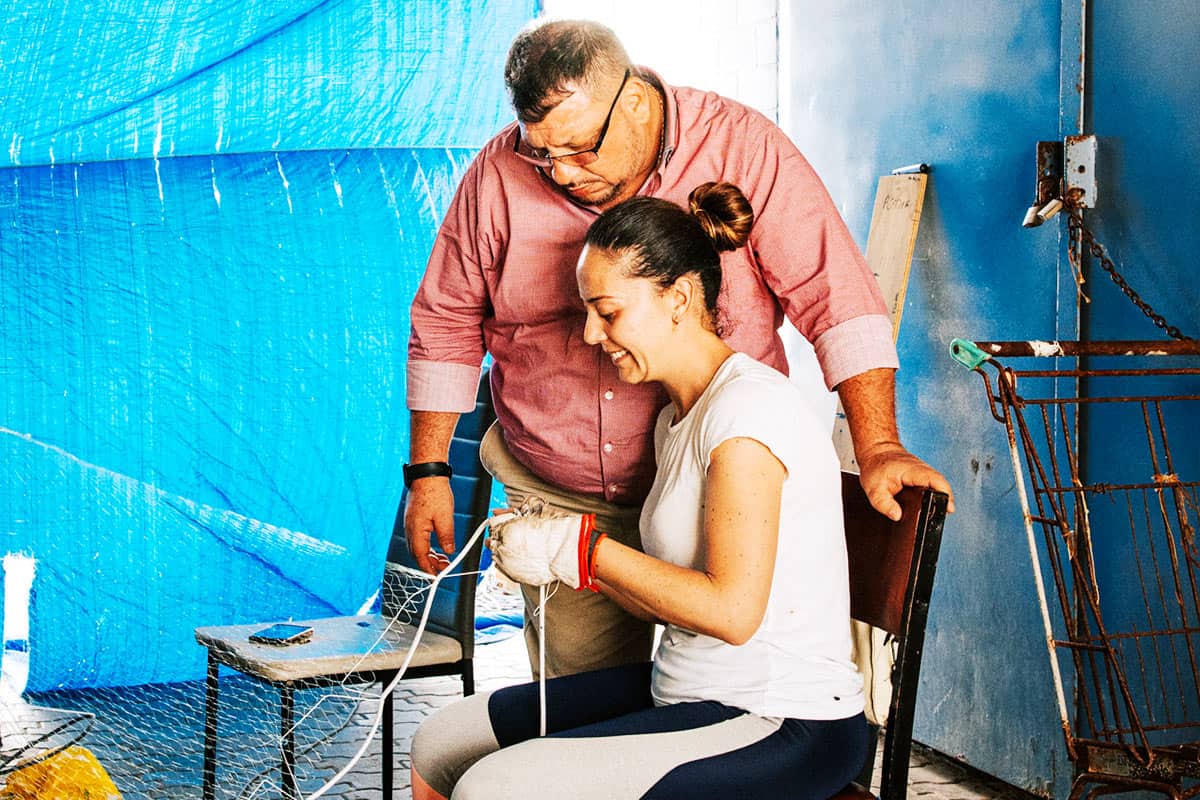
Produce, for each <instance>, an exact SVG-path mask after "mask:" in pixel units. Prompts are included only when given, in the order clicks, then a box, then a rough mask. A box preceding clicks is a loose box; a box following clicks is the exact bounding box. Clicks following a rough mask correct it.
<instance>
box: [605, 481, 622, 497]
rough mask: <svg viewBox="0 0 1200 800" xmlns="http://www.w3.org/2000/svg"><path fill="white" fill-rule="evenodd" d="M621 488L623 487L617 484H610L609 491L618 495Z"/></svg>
mask: <svg viewBox="0 0 1200 800" xmlns="http://www.w3.org/2000/svg"><path fill="white" fill-rule="evenodd" d="M620 488H621V485H620V484H617V483H610V484H609V485H608V491H609V492H610V493H612V494H616V493H617V492H618V491H619V490H620Z"/></svg>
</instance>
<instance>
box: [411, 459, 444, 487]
mask: <svg viewBox="0 0 1200 800" xmlns="http://www.w3.org/2000/svg"><path fill="white" fill-rule="evenodd" d="M453 474H454V470H452V469H450V465H449V464H447V463H446V462H445V461H423V462H421V463H420V464H405V465H404V488H405V489H411V488H412V484H413V481H416V480H420V479H421V478H449V477H451V476H452V475H453Z"/></svg>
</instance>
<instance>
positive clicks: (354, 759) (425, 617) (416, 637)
mask: <svg viewBox="0 0 1200 800" xmlns="http://www.w3.org/2000/svg"><path fill="white" fill-rule="evenodd" d="M509 516H511V515H508V514H501V515H498V516H495V517H491V518H489V519H485V520H484V521H483V522H482V523H480V525H479V527H478V528H476V529H475V532H474V533H473V534H471V538H470V539H469V540H468V541H467V543H466V544H465V545H464V546H463V547H462V548H460V549H459V551H458V555H456V556H455V557H454V560H453V561H451V562H450V563H449V564H447V565H446V566H445V567H443V568H442V571H441V572H439V573H438V574H437V575H436V576H435V577H434V579H433V583H431V584H430V585H429V599H428V600H426V601H425V610H424V611H422V612H421V621H420V622H419V623H418V624H417V629H416V631H415V632H414V633H413V640H412V644H410V645H409V646H408V652H407V653H406V654H405V655H404V662H403V663H402V664H401V665H400V669H399V670H398V671H397V672H396V677H394V678H392V680H391V681H390V682H389V683H388V685H387V686H385V687H383V691H382V692H381V693H380V695H379V708H378V709H376V711H375V717H374V719H373V720H372V721H371V729H370V730H369V731H367V734H366V736H364V737H363V743H362V746H360V747H359V748H358V750H357V751H355V753H354V755H353V756H351V757H350V760H349V761H347V762H346V765H345V766H344V767H342V768H341V769H340V770H338V771H337V772H336V773H335V774H334V775H333V777H331V778H330V779H329V780H327V781H326V782H325V783H324V784H322V786H321V788H319V789H317V790H316V791H315V792H313V793H312V794H310V795H309V796H308V800H317V798H318V797H321V796H322V795H323V794H325V793H326V792H327V791H329V789H330V787H332V786H333V785H334V784H336V783H337V782H338V781H340V780H341V779H342V778H344V777H345V776H346V773H348V772H349V771H350V770H351V769H353V768H354V766H355V765H356V764H357V763H358V762H359V760H360V759H361V758H362V756H363V753H365V752H366V751H367V748H368V747H370V745H371V740H372V739H374V738H375V732H376V731H378V730H379V726H380V724H382V721H383V706H384V698H386V697H387V696H388V695H390V694H391V693H392V691H393V690H394V689H395V688H396V685H397V684H398V683H400V680H401V679H402V678H403V677H404V673H405V672H406V671H407V670H408V664H409V662H410V661H412V657H413V654H414V653H416V652H417V644H418V643H420V641H421V635H422V634H423V633H425V624H426V623H427V622H428V621H429V612H430V610H431V609H432V608H433V595H434V593H435V592H436V591H437V587H438V584H439V583H441V582H442V578H443V577H444V576H445V575H446V574H447V573H449V572H450V571H451V570H453V569H454V568H455V567H457V566H458V565H459V562H461V561H462V560H463V558H465V557H466V555H467V553H469V552H470V551H471V548H472V547H474V546H475V542H477V541H478V540H479V537H480V536H482V535H483V532H484V531H485V530H487V528H488V525H490V524H491V523H493V522H497V521H502V520H504V519H506V518H507V517H509ZM383 757H384V758H391V753H384V754H383Z"/></svg>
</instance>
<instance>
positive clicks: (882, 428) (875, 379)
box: [837, 369, 903, 463]
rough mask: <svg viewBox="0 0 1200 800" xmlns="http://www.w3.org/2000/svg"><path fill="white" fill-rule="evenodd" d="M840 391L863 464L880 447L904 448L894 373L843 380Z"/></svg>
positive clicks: (870, 372) (876, 372)
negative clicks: (897, 415)
mask: <svg viewBox="0 0 1200 800" xmlns="http://www.w3.org/2000/svg"><path fill="white" fill-rule="evenodd" d="M837 391H838V396H839V397H840V398H841V400H842V410H843V411H845V412H846V423H847V424H848V426H849V427H850V438H851V440H853V442H854V455H855V456H856V457H857V458H858V460H859V462H860V463H861V462H862V461H863V459H865V458H866V457H867V456H869V455H870V454H871V453H873V452H874V451H875V450H876V449H878V448H894V447H902V446H903V445H901V443H900V431H899V429H898V428H897V426H896V372H895V370H891V369H872V370H868V371H866V372H863V373H861V374H858V375H855V376H854V377H853V378H847V379H846V380H844V381H842V382H841V383H840V384H838V387H837Z"/></svg>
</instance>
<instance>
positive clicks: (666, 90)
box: [637, 66, 679, 175]
mask: <svg viewBox="0 0 1200 800" xmlns="http://www.w3.org/2000/svg"><path fill="white" fill-rule="evenodd" d="M637 75H638V76H639V77H640V78H642V79H643V80H645V81H646V82H647V83H649V84H650V85H651V86H653V87H654V88H655V90H656V91H657V92H658V94H659V96H660V97H661V98H662V101H663V146H662V152H661V153H659V154H658V168H657V169H656V170H655V171H656V172H657V173H658V174H659V175H661V174H662V172H663V170H664V169H666V167H667V164H669V163H670V162H671V156H673V155H675V147H676V146H677V145H678V144H679V109H678V106H677V105H676V103H675V93H674V92H672V91H671V90H670V87H669V86H667V84H666V83H664V82H663V79H662V77H661V76H660V75H659V74H658V73H657V72H655V71H654V70H652V69H650V68H649V67H641V66H639V67H637Z"/></svg>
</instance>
